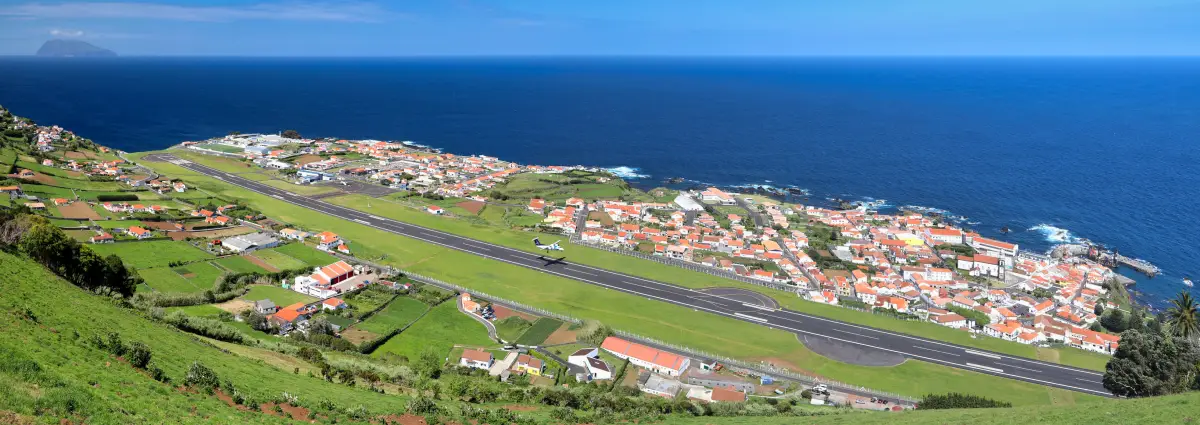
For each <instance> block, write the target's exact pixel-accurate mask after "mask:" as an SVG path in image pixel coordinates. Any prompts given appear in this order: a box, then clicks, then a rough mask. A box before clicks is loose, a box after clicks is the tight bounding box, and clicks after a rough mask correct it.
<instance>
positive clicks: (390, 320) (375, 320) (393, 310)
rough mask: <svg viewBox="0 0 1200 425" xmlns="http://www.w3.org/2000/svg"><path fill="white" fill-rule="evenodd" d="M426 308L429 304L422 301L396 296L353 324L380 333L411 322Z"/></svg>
mask: <svg viewBox="0 0 1200 425" xmlns="http://www.w3.org/2000/svg"><path fill="white" fill-rule="evenodd" d="M427 309H429V305H427V304H425V303H423V302H420V301H417V300H414V299H412V298H408V297H396V299H395V300H393V301H392V303H391V304H388V306H387V307H384V308H383V310H380V311H379V312H378V313H375V315H373V316H371V317H368V318H367V320H364V321H363V322H362V323H359V324H357V325H354V327H355V328H357V329H362V330H365V331H368V332H371V333H374V334H379V335H382V334H386V333H388V332H391V331H392V330H395V329H399V328H402V327H404V326H405V325H407V324H409V323H412V321H413V320H416V319H417V317H420V316H421V313H424V312H425V310H427Z"/></svg>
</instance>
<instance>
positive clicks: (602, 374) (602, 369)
mask: <svg viewBox="0 0 1200 425" xmlns="http://www.w3.org/2000/svg"><path fill="white" fill-rule="evenodd" d="M567 363H570V364H573V365H575V366H579V367H580V368H582V369H583V370H585V371H587V379H588V380H589V381H591V380H605V379H612V369H611V368H610V367H609V366H608V363H605V362H604V361H603V360H600V350H598V349H596V348H581V349H579V350H578V351H576V352H574V353H572V354H571V355H570V356H568V357H567Z"/></svg>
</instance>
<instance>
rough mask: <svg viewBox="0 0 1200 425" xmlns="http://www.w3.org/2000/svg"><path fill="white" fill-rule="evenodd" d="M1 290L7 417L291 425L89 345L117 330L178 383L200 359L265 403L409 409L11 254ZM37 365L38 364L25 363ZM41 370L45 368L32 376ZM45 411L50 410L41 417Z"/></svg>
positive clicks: (4, 263) (0, 356)
mask: <svg viewBox="0 0 1200 425" xmlns="http://www.w3.org/2000/svg"><path fill="white" fill-rule="evenodd" d="M0 293H3V294H4V296H3V297H0V393H2V394H3V395H0V412H3V411H9V412H15V413H16V414H18V415H20V416H21V417H22V418H26V417H27V419H29V420H31V421H35V422H47V423H49V422H54V423H57V422H58V418H68V419H70V420H71V421H72V422H74V423H121V424H125V423H283V422H282V421H281V420H277V419H272V418H271V417H270V416H266V415H262V414H259V413H253V412H239V411H238V410H235V409H233V408H230V407H227V406H226V405H225V403H223V402H221V401H219V400H218V399H216V398H214V397H210V396H204V395H201V394H195V393H191V392H187V391H180V390H177V389H175V388H174V387H173V386H171V385H166V384H160V383H158V382H156V381H154V380H152V379H150V378H149V377H148V376H146V375H145V374H144V373H143V372H139V371H137V370H135V369H134V368H132V367H130V366H129V365H128V364H125V363H123V362H122V361H121V360H119V359H117V358H116V357H113V356H111V355H110V354H108V353H106V352H104V351H101V350H98V349H96V348H93V347H92V346H91V345H89V344H87V343H86V342H85V341H86V340H87V339H88V338H90V337H91V336H92V335H107V334H108V333H109V332H117V333H119V334H120V335H121V336H122V338H123V340H124V341H125V342H126V343H130V342H133V341H138V342H142V343H145V344H147V345H148V346H150V348H151V350H152V351H153V361H154V363H155V364H157V365H158V366H159V367H161V368H162V369H163V370H164V371H165V372H166V373H167V375H169V376H170V377H171V378H172V380H173V382H174V384H173V385H178V384H179V383H180V382H182V381H183V378H184V375H185V373H186V370H187V368H188V366H189V365H191V363H192V362H193V361H200V362H202V363H204V364H205V365H207V366H208V367H209V368H211V369H213V370H214V371H215V372H216V373H217V375H218V376H220V377H221V379H223V380H224V379H229V380H231V381H232V382H233V383H234V385H235V386H236V387H237V388H238V389H239V390H240V391H243V392H245V393H248V394H251V395H252V396H254V397H256V398H259V399H266V398H271V397H275V396H278V395H280V394H281V393H283V392H285V391H286V392H288V393H290V394H295V395H297V396H298V397H299V398H300V401H301V403H302V404H303V403H305V402H307V403H309V404H310V405H312V404H316V403H317V402H318V401H319V400H330V401H333V402H334V403H337V404H338V405H339V406H357V405H360V404H361V405H363V406H365V407H366V408H368V409H370V410H371V411H374V412H389V411H390V412H395V411H401V410H402V407H401V406H403V403H404V401H405V397H403V396H399V395H394V394H389V395H384V394H379V393H375V392H372V391H368V390H366V389H356V388H350V387H347V386H345V385H338V384H333V383H328V382H325V381H324V380H322V379H319V378H310V377H308V376H307V375H306V374H299V375H297V374H293V373H292V371H291V369H290V368H288V369H286V370H285V369H282V368H279V367H276V366H272V365H270V364H268V363H266V362H264V361H262V360H256V359H251V358H247V357H242V356H239V355H237V354H234V353H232V352H229V351H223V350H220V349H218V348H216V347H214V346H213V345H211V344H209V343H208V342H206V340H202V339H199V338H196V337H194V336H192V335H190V334H186V333H183V332H180V331H178V330H176V329H175V328H172V327H169V326H168V325H166V324H163V323H159V322H154V321H151V320H149V319H148V318H145V317H142V316H140V315H139V313H137V312H136V311H134V310H130V309H126V308H122V307H119V306H117V305H114V304H113V303H112V302H110V301H108V300H107V299H105V298H101V297H97V296H94V295H91V294H88V293H86V292H83V291H81V290H79V289H77V288H75V287H74V286H72V285H70V284H69V283H67V282H65V281H63V280H61V279H59V278H58V277H56V276H54V275H52V274H50V273H49V272H47V271H46V270H45V269H44V268H42V267H41V266H40V265H38V264H35V263H33V262H30V261H27V260H25V259H23V258H20V257H15V256H13V255H11V254H8V253H4V252H0ZM29 317H34V318H36V321H34V320H31V319H29ZM76 333H78V336H76ZM30 362H33V363H36V364H37V365H36V366H20V365H28V364H30ZM33 369H37V370H39V371H38V372H37V373H32V372H29V371H30V370H33ZM50 383H57V384H61V385H60V386H53V385H50ZM46 409H48V410H46ZM39 411H41V412H49V414H47V415H43V416H42V417H39V416H38V413H39ZM0 417H3V415H0ZM0 422H3V421H2V420H0Z"/></svg>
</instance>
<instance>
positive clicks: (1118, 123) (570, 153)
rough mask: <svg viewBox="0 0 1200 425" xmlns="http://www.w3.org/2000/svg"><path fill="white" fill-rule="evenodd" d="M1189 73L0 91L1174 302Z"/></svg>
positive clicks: (23, 105)
mask: <svg viewBox="0 0 1200 425" xmlns="http://www.w3.org/2000/svg"><path fill="white" fill-rule="evenodd" d="M1195 75H1200V58H1190V57H1161V58H1138V57H1119V58H1099V57H1055V58H1047V57H986V58H984V57H970V58H963V57H953V58H946V57H854V58H850V57H843V58H835V57H659V58H652V57H600V58H597V57H569V58H551V57H419V58H411V57H410V58H382V57H381V58H350V57H344V58H340V57H339V58H287V57H273V58H249V57H204V58H196V57H121V58H105V59H85V60H73V59H48V58H34V57H0V79H2V80H3V81H4V84H0V105H4V106H5V107H7V108H9V109H10V110H11V111H12V112H13V113H14V114H17V115H21V116H26V117H29V118H32V119H34V120H35V121H37V122H39V123H42V124H57V125H61V126H63V127H65V128H67V129H70V130H72V131H75V132H77V133H78V134H80V135H81V136H83V137H88V138H91V139H93V140H95V141H96V142H98V143H101V144H104V145H107V146H112V147H115V148H119V149H123V150H127V151H144V150H156V149H162V148H165V147H167V146H170V145H173V144H176V143H179V142H182V141H186V140H201V139H205V138H209V137H214V136H221V135H224V134H227V133H229V132H230V131H241V132H245V133H249V132H261V133H274V132H278V131H282V130H284V129H295V130H298V131H299V132H300V133H301V134H303V135H305V136H310V137H326V136H330V137H342V138H353V139H380V140H411V141H414V142H417V143H421V144H426V145H430V146H433V147H437V148H441V149H444V150H445V151H447V152H453V153H456V154H485V155H490V156H497V157H500V158H503V159H507V160H512V161H517V162H520V163H528V164H545V165H576V164H580V165H588V166H597V167H605V168H609V169H612V170H614V171H615V172H618V173H619V174H621V175H623V176H624V177H626V178H628V179H629V180H630V182H631V183H633V184H635V185H637V186H639V187H644V188H649V187H654V186H661V185H665V183H664V181H665V180H666V179H668V178H682V179H684V180H685V183H682V185H684V186H702V185H715V186H721V187H750V186H770V187H775V188H795V189H797V190H805V191H807V192H808V193H809V196H808V198H807V202H809V203H827V202H829V200H831V199H834V198H840V199H848V200H856V201H874V202H877V203H879V204H881V205H885V208H888V207H890V208H896V207H899V206H905V205H910V206H922V207H927V208H930V209H934V210H936V211H940V212H943V213H945V214H947V215H950V216H954V217H957V218H959V219H960V225H962V226H966V227H969V228H971V229H973V230H976V231H979V232H980V233H982V234H984V235H987V236H991V237H997V238H1000V239H1004V240H1009V241H1013V242H1017V243H1019V244H1021V247H1022V249H1026V250H1033V251H1038V252H1042V251H1046V250H1048V249H1050V248H1051V247H1052V246H1054V245H1055V244H1058V243H1064V242H1073V241H1078V240H1081V239H1088V240H1091V241H1094V242H1097V243H1100V244H1104V245H1106V246H1109V247H1112V248H1115V249H1119V250H1120V251H1121V252H1122V253H1123V254H1126V255H1130V256H1135V257H1139V258H1143V259H1145V260H1148V261H1150V262H1152V263H1154V264H1156V265H1158V266H1159V267H1161V268H1162V269H1163V274H1161V275H1160V276H1158V277H1156V278H1154V279H1146V278H1144V277H1141V276H1140V275H1137V274H1136V273H1133V272H1131V271H1129V270H1122V273H1123V274H1126V275H1127V276H1130V277H1134V278H1135V280H1137V281H1138V283H1137V285H1136V286H1135V287H1134V289H1135V290H1136V291H1137V298H1138V300H1139V301H1141V302H1143V303H1148V304H1150V305H1153V306H1156V307H1161V306H1163V303H1164V301H1165V300H1166V299H1168V298H1170V297H1173V296H1174V295H1175V294H1176V293H1178V291H1179V290H1181V289H1185V288H1184V287H1183V285H1182V283H1181V279H1182V278H1183V277H1184V276H1188V275H1191V276H1195V275H1196V274H1197V272H1200V267H1198V266H1197V265H1196V264H1195V260H1194V259H1195V258H1200V245H1198V244H1196V243H1195V242H1194V241H1193V240H1191V238H1190V236H1193V235H1196V234H1200V220H1197V218H1200V213H1197V212H1196V210H1195V209H1194V208H1192V207H1191V206H1190V203H1189V202H1187V199H1188V197H1189V195H1191V194H1193V193H1195V188H1196V187H1200V172H1197V171H1196V170H1197V167H1196V164H1197V163H1198V161H1200V144H1197V143H1196V142H1195V141H1194V139H1195V138H1196V137H1197V135H1200V96H1198V95H1200V81H1198V80H1196V79H1195V78H1194V76H1195ZM1004 227H1008V228H1010V229H1012V233H1010V234H1007V235H1004V234H1001V233H1000V229H1001V228H1004Z"/></svg>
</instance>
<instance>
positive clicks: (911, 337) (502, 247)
mask: <svg viewBox="0 0 1200 425" xmlns="http://www.w3.org/2000/svg"><path fill="white" fill-rule="evenodd" d="M201 167H202V168H207V169H210V170H213V169H211V168H208V167H205V166H198V167H197V168H201ZM188 168H189V169H192V170H193V171H203V170H198V169H196V168H192V167H188ZM213 171H214V172H215V171H216V170H213ZM205 174H210V173H205ZM210 175H211V174H210ZM238 186H241V187H243V188H246V189H248V190H250V191H252V192H255V193H259V194H262V195H266V193H263V192H262V191H261V190H256V189H254V188H253V187H251V186H250V185H248V184H240V185H238ZM285 202H288V203H291V204H294V205H298V206H301V207H306V208H313V207H311V206H309V205H304V204H301V203H299V202H296V201H291V200H285ZM338 208H342V209H344V210H347V211H352V210H349V209H347V208H343V207H338ZM331 215H335V216H337V215H336V214H331ZM339 218H342V217H339ZM371 227H375V228H377V229H379V230H384V231H389V232H392V233H397V234H400V235H402V236H408V237H412V238H415V239H420V240H423V241H425V242H428V243H431V244H435V245H440V246H442V247H446V248H451V249H459V248H456V247H454V246H451V245H446V244H443V243H440V242H435V241H431V240H426V239H421V238H420V237H418V236H415V235H409V234H405V233H401V232H398V231H394V230H388V229H385V228H383V227H380V226H371ZM412 227H417V226H412ZM436 232H439V233H443V234H449V233H445V232H440V231H436ZM454 236H455V237H457V238H462V239H467V238H465V237H460V236H457V235H454ZM495 246H496V247H497V248H500V249H503V250H506V251H515V252H521V253H526V252H524V251H520V250H516V249H512V248H509V247H504V246H500V245H495ZM476 255H478V256H480V257H484V258H490V259H493V260H496V261H502V262H505V263H509V264H514V265H522V264H521V263H518V262H516V261H512V260H508V259H504V258H500V257H495V256H491V255H486V254H478V253H477V254H476ZM575 265H578V264H575ZM581 267H586V268H589V269H593V270H598V271H603V272H610V271H608V270H603V269H598V268H595V267H590V266H581ZM542 272H543V273H547V274H553V275H558V276H561V277H565V278H572V279H575V280H578V281H581V282H585V283H590V284H593V285H596V286H601V287H605V288H608V289H613V290H618V291H621V292H625V293H630V294H635V295H640V296H643V297H646V298H647V299H657V300H659V301H663V302H667V303H671V304H676V305H680V306H683V307H691V308H692V309H694V310H704V311H706V312H709V313H712V314H716V315H719V316H725V317H734V315H733V314H730V313H729V312H726V311H721V310H715V309H712V308H707V307H703V306H698V305H691V304H688V303H685V302H683V301H678V300H671V299H667V298H663V297H659V296H656V295H651V294H645V293H641V292H638V291H636V290H633V289H629V288H622V287H616V286H613V285H609V284H606V283H602V282H597V281H593V280H588V279H583V278H574V277H572V276H570V275H566V274H563V273H559V272H555V271H553V270H548V269H542ZM610 273H612V274H613V275H615V276H621V277H627V278H631V279H637V280H643V281H646V282H650V283H652V284H654V285H656V286H661V287H667V288H674V289H682V290H685V291H689V292H698V291H695V290H690V289H687V288H679V287H676V286H674V285H668V284H665V283H661V282H655V281H652V280H649V279H644V278H639V277H635V276H629V275H625V274H621V273H615V272H610ZM623 282H625V283H626V284H629V285H633V286H638V287H646V286H644V285H641V284H637V283H633V282H629V281H623ZM781 312H782V313H787V314H791V315H794V316H799V317H804V318H810V319H813V320H821V321H825V322H830V323H834V324H837V325H840V326H848V327H853V328H860V329H863V330H867V331H872V332H878V333H883V334H888V335H892V336H899V337H903V338H909V339H914V340H918V341H924V342H927V343H931V344H935V345H943V346H947V347H953V348H961V346H956V345H953V344H947V343H941V342H937V341H931V340H925V339H923V338H917V337H913V336H909V335H904V334H898V333H891V332H885V331H881V330H878V329H872V328H868V327H863V326H858V325H853V324H849V323H844V322H839V321H836V320H832V319H827V318H824V317H819V316H810V315H807V314H801V313H798V312H793V311H789V310H781ZM775 326H776V327H778V328H780V329H784V330H789V331H792V332H796V333H801V334H807V335H814V336H820V337H824V338H829V339H832V340H836V341H842V342H846V343H849V344H855V345H862V346H864V347H869V348H874V349H877V350H882V351H888V352H892V353H896V354H902V355H907V356H909V357H912V358H916V359H919V360H925V361H928V362H932V363H938V364H942V365H946V366H951V367H962V365H961V364H958V363H952V362H948V361H945V360H940V359H936V358H932V357H926V356H921V355H918V354H911V353H906V352H903V351H899V350H894V349H891V348H885V347H879V346H874V345H870V344H866V343H862V342H859V341H852V340H847V339H843V338H838V337H834V336H829V335H823V334H819V333H816V332H812V331H807V330H803V329H797V328H792V327H788V326H784V325H775ZM834 330H838V329H834ZM838 331H840V330H838ZM841 332H845V331H841ZM847 333H849V332H847ZM858 336H864V335H858ZM869 338H872V339H878V338H874V337H869ZM1018 360H1024V361H1029V360H1028V359H1021V358H1018ZM1039 364H1041V363H1039ZM1046 365H1047V366H1052V367H1059V368H1061V369H1067V370H1071V371H1082V370H1079V369H1075V368H1069V367H1062V366H1055V365H1052V364H1046ZM1088 373H1094V372H1088ZM994 374H995V375H998V376H1005V377H1009V378H1012V379H1017V380H1021V381H1026V382H1033V383H1039V384H1042V385H1047V386H1053V387H1059V388H1066V389H1071V390H1075V391H1080V392H1087V393H1093V394H1098V395H1101V396H1104V397H1112V394H1111V393H1108V392H1106V391H1096V390H1092V389H1087V388H1082V387H1076V386H1072V385H1067V384H1060V383H1056V382H1050V381H1045V380H1041V379H1037V378H1030V377H1024V376H1018V375H1012V374H1008V373H1004V372H1003V371H1001V372H994ZM1097 375H1098V374H1097ZM1075 379H1076V380H1079V381H1084V382H1091V383H1094V381H1090V380H1085V379H1081V378H1075Z"/></svg>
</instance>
